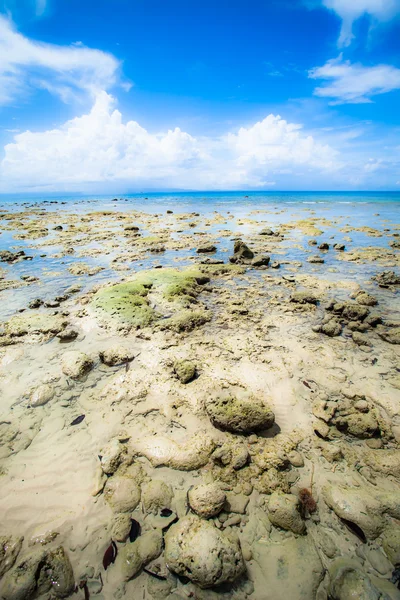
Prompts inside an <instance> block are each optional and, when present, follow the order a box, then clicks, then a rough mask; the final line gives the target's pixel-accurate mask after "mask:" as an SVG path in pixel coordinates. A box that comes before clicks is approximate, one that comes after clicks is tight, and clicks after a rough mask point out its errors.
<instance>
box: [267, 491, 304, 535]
mask: <svg viewBox="0 0 400 600" xmlns="http://www.w3.org/2000/svg"><path fill="white" fill-rule="evenodd" d="M268 518H269V520H270V521H271V523H272V524H273V525H276V526H277V527H281V528H282V529H287V530H289V531H293V533H305V531H306V526H305V524H304V521H303V519H302V517H301V515H300V502H299V499H298V498H297V497H296V496H293V495H292V494H281V493H280V492H274V493H273V494H271V496H270V498H269V501H268Z"/></svg>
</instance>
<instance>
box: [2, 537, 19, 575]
mask: <svg viewBox="0 0 400 600" xmlns="http://www.w3.org/2000/svg"><path fill="white" fill-rule="evenodd" d="M23 541H24V538H23V537H12V536H5V535H2V536H0V578H1V577H3V575H4V574H5V573H6V572H7V571H8V570H9V569H11V567H12V566H13V565H14V563H15V561H16V560H17V558H18V554H19V552H20V550H21V547H22V542H23Z"/></svg>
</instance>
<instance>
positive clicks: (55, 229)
mask: <svg viewBox="0 0 400 600" xmlns="http://www.w3.org/2000/svg"><path fill="white" fill-rule="evenodd" d="M53 230H54V231H62V230H63V226H62V225H56V226H55V227H53Z"/></svg>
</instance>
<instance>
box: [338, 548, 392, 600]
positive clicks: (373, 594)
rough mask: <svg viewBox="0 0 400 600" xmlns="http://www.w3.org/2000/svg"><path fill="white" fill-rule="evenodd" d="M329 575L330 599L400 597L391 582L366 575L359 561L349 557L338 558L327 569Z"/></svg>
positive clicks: (369, 599)
mask: <svg viewBox="0 0 400 600" xmlns="http://www.w3.org/2000/svg"><path fill="white" fill-rule="evenodd" d="M329 577H330V586H329V597H330V598H332V600H353V599H354V598H359V599H360V600H361V599H362V600H363V599H365V600H393V599H394V598H398V597H400V595H399V594H398V590H396V587H395V586H394V585H393V584H391V583H390V582H388V581H385V580H381V579H378V578H377V577H373V576H370V575H368V574H367V573H366V572H365V571H363V569H362V568H361V565H360V563H358V562H357V561H355V560H352V559H351V558H349V557H346V558H338V559H337V560H336V561H335V562H334V563H333V565H332V566H331V568H330V570H329Z"/></svg>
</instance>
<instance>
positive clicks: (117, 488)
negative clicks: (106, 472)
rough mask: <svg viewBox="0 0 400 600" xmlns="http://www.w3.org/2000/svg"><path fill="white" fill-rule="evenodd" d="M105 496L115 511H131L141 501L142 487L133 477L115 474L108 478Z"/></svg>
mask: <svg viewBox="0 0 400 600" xmlns="http://www.w3.org/2000/svg"><path fill="white" fill-rule="evenodd" d="M104 498H105V500H106V501H107V502H108V504H109V505H110V506H111V508H112V509H113V510H114V511H115V512H117V513H118V512H121V513H125V512H131V511H133V510H135V508H136V507H137V505H138V504H139V502H140V487H139V485H138V484H137V483H136V482H135V480H134V479H133V478H131V477H125V476H123V475H114V476H113V477H110V478H109V479H108V480H107V483H106V485H105V487H104Z"/></svg>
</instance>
